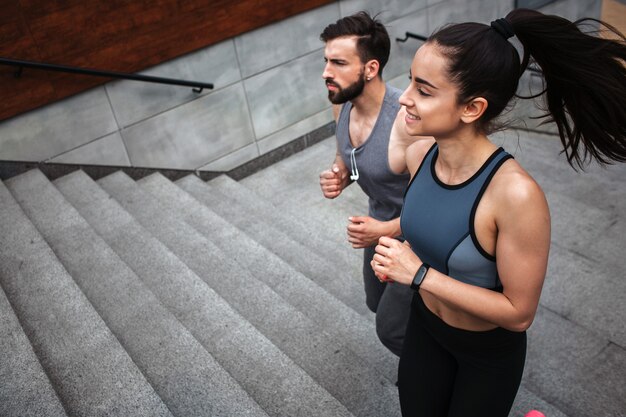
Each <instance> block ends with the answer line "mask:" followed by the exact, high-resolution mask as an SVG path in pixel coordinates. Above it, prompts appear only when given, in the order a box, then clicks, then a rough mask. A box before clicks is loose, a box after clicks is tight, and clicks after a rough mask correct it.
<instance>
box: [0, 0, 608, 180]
mask: <svg viewBox="0 0 626 417" xmlns="http://www.w3.org/2000/svg"><path fill="white" fill-rule="evenodd" d="M513 4H514V0H390V1H387V2H385V3H384V4H381V2H377V1H373V0H340V1H337V2H335V3H332V4H329V5H327V6H323V7H320V8H317V9H315V10H312V11H309V12H307V13H303V14H300V15H298V16H294V17H291V18H289V19H286V20H283V21H281V22H279V23H276V24H273V25H271V26H267V27H264V28H261V29H258V30H255V31H252V32H249V33H246V34H243V35H241V36H238V37H236V38H233V39H229V40H226V41H224V42H221V43H219V44H216V45H213V46H211V47H208V48H206V49H203V50H200V51H197V52H194V53H191V54H188V55H186V56H183V57H180V58H178V59H175V60H172V61H169V62H166V63H163V64H161V65H158V66H156V67H153V68H151V69H149V70H147V71H145V72H144V73H145V74H151V75H159V76H164V77H171V78H183V79H191V80H197V81H205V82H212V83H214V85H215V88H214V89H213V90H205V91H203V92H202V93H200V94H197V93H194V92H193V91H192V90H191V88H187V87H175V86H168V85H159V84H152V83H140V82H135V81H115V82H110V83H108V84H106V85H105V86H101V87H98V88H95V89H92V90H90V91H87V92H84V93H82V94H79V95H76V96H74V97H71V98H68V99H65V100H63V101H61V102H58V103H54V104H51V105H48V106H46V107H43V108H40V109H38V110H35V111H32V112H29V113H26V114H23V115H20V116H17V117H15V118H13V119H10V120H6V121H3V122H0V160H26V161H53V162H65V163H82V164H102V165H122V166H136V167H157V168H180V169H200V170H229V169H232V168H234V167H236V166H238V165H240V164H242V163H245V162H247V161H249V160H251V159H254V158H255V157H258V156H260V155H263V154H266V153H268V152H270V151H272V150H274V149H276V148H278V147H280V146H282V145H285V144H287V143H289V142H290V141H292V140H294V139H296V138H298V137H300V136H302V135H305V134H307V133H309V132H311V131H313V130H315V129H317V128H319V127H322V126H325V125H327V124H328V123H330V122H331V121H332V113H331V111H330V105H329V103H328V100H327V99H326V91H325V88H324V84H323V81H322V79H321V73H322V69H323V65H324V63H323V44H322V43H321V41H320V40H319V33H320V32H321V30H322V29H323V28H324V26H326V25H327V24H328V23H330V22H333V21H335V20H337V19H338V18H339V17H341V16H345V15H348V14H351V13H354V12H356V11H359V10H367V11H368V12H370V13H372V14H378V15H379V18H380V19H381V20H382V21H383V22H384V23H385V24H386V25H387V27H388V30H389V33H390V36H391V37H392V52H391V59H390V61H389V63H388V65H387V67H386V68H385V70H384V77H385V79H386V80H388V81H389V82H390V83H391V84H392V85H394V86H396V87H399V88H405V86H406V85H407V82H408V78H407V73H408V72H407V71H408V68H409V66H410V63H411V60H412V58H413V54H414V53H415V50H416V49H417V47H418V46H419V45H420V42H419V41H417V40H414V39H409V40H408V41H407V42H405V43H399V42H395V38H403V37H404V34H405V32H407V31H409V32H414V33H418V34H421V35H428V34H429V33H431V32H432V31H433V30H435V29H436V28H438V27H439V26H441V25H442V24H445V23H448V22H455V21H466V20H475V21H480V22H489V21H490V20H493V19H495V18H498V17H501V16H504V15H505V14H506V13H507V12H508V11H509V10H510V9H511V8H512V7H513ZM600 5H601V1H600V0H589V1H585V2H580V1H577V0H560V1H556V2H555V3H553V4H550V5H548V6H546V7H545V8H544V9H542V10H544V11H546V12H549V13H554V14H559V15H563V16H565V17H568V18H570V19H573V18H577V17H580V16H593V17H598V16H599V15H600ZM529 83H532V85H533V86H534V87H533V88H538V87H537V80H533V79H532V77H530V75H526V76H525V77H524V78H523V79H522V83H521V88H526V90H527V89H528V86H529V85H530V84H529ZM529 114H535V115H536V114H538V111H536V110H535V109H534V107H533V106H532V103H530V102H527V101H522V102H520V103H518V105H517V106H516V108H515V110H514V111H513V112H512V113H511V115H510V116H511V118H513V119H517V120H524V123H526V125H527V126H528V127H529V128H537V123H536V122H534V121H529V120H528V118H527V116H528V115H529Z"/></svg>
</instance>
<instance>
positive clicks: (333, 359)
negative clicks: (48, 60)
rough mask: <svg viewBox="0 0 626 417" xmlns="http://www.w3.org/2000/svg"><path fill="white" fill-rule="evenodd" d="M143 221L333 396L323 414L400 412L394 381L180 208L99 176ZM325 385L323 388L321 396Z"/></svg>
mask: <svg viewBox="0 0 626 417" xmlns="http://www.w3.org/2000/svg"><path fill="white" fill-rule="evenodd" d="M98 182H99V183H100V184H101V185H102V186H103V188H104V189H105V190H107V192H109V194H111V195H113V196H114V197H115V198H116V199H117V200H118V201H119V202H120V203H121V204H122V206H123V207H125V208H126V209H127V210H128V211H129V212H131V213H132V214H133V215H134V216H135V217H136V218H137V219H138V220H139V222H140V223H141V224H142V225H143V226H144V227H146V229H148V230H150V231H151V233H153V234H154V235H155V236H156V237H157V238H158V239H159V240H161V241H162V242H163V243H165V245H166V246H168V248H170V250H172V252H174V253H175V254H176V255H177V256H178V257H179V258H181V260H183V261H184V262H185V263H186V264H187V265H188V266H189V267H190V268H191V269H192V270H194V272H196V273H197V274H198V275H199V276H200V277H201V278H202V279H203V280H205V281H206V282H207V283H209V285H210V286H211V287H212V288H213V289H214V290H215V291H216V292H217V293H218V294H220V295H221V296H222V297H223V298H224V299H225V300H226V301H227V302H228V303H229V304H230V305H231V306H232V307H233V308H235V309H236V310H237V311H238V312H239V313H240V314H241V315H242V316H244V317H245V318H246V319H247V320H248V321H250V322H251V323H252V324H253V325H254V326H255V327H257V328H258V329H259V330H260V331H261V332H262V333H263V334H264V335H265V336H266V337H267V338H268V339H269V340H271V341H272V342H273V343H274V344H275V345H276V346H277V347H278V348H280V349H281V350H282V351H283V352H284V353H285V354H286V355H287V356H289V357H290V358H291V359H292V360H293V361H294V362H296V363H297V364H298V365H300V366H301V367H302V368H303V369H304V370H305V371H306V372H307V373H308V374H309V375H311V376H312V377H313V379H315V380H316V381H317V382H318V383H319V384H320V385H321V387H323V389H324V390H326V391H327V392H328V393H330V394H332V395H333V396H334V397H335V398H336V400H334V401H337V400H338V402H337V403H335V402H333V399H332V397H327V398H321V397H320V400H321V401H322V402H320V403H318V404H323V407H327V410H328V411H326V412H325V413H324V414H325V415H339V414H340V413H341V408H342V406H341V404H343V405H345V407H346V408H347V409H348V410H350V411H351V412H352V413H354V415H358V416H380V415H385V416H393V415H398V414H399V407H398V403H397V392H396V389H395V386H393V384H391V383H390V382H389V381H388V380H387V379H386V378H384V377H383V376H382V375H380V374H378V373H377V372H375V371H374V370H372V369H371V368H370V367H369V364H367V363H365V362H364V361H363V360H361V359H360V358H359V357H358V356H357V355H356V354H354V353H353V352H351V351H349V350H347V349H344V348H342V347H341V345H338V344H337V341H336V340H334V339H333V338H332V337H330V336H329V335H328V334H327V333H325V331H324V330H323V329H321V328H320V327H319V326H317V325H316V324H315V323H313V322H312V321H311V320H310V319H308V318H307V317H306V316H304V315H303V314H301V313H300V312H299V311H298V310H296V309H295V308H294V307H293V306H291V305H290V304H289V303H288V302H287V301H285V300H284V299H283V298H281V297H280V296H279V295H278V294H276V293H275V292H274V291H273V290H272V289H271V288H269V287H268V286H267V285H266V284H265V283H263V282H262V281H260V280H258V279H257V278H256V277H255V276H254V275H253V274H251V273H249V271H247V270H246V269H244V268H243V267H242V266H240V265H238V264H237V263H235V262H234V261H233V260H232V259H230V258H229V257H227V256H224V254H223V253H222V251H221V250H220V249H219V247H218V246H217V245H215V244H213V243H212V242H211V241H209V240H208V239H206V238H205V237H203V236H202V235H200V234H199V233H198V232H197V231H196V230H195V229H193V228H192V227H191V226H189V225H188V224H187V223H185V222H183V221H181V220H180V219H179V218H178V216H177V213H171V212H169V210H167V209H166V208H165V207H163V206H161V205H160V204H158V201H157V200H156V199H154V197H152V196H150V195H149V194H148V193H146V192H145V191H143V190H142V189H141V188H140V187H139V186H138V185H137V184H136V183H134V182H133V181H131V180H130V179H129V178H128V177H127V176H125V175H124V174H123V173H121V172H119V173H116V174H114V175H110V176H108V177H105V178H103V179H101V180H99V181H98ZM322 393H323V390H321V391H320V393H319V395H320V396H321V395H322Z"/></svg>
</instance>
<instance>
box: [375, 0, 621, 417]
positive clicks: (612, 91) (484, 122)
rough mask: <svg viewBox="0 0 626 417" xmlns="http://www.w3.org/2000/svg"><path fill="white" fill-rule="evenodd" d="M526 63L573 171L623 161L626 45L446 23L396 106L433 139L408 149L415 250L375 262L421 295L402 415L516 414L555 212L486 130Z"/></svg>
mask: <svg viewBox="0 0 626 417" xmlns="http://www.w3.org/2000/svg"><path fill="white" fill-rule="evenodd" d="M612 30H613V29H612ZM513 35H516V36H517V38H518V39H519V41H520V42H521V43H522V45H523V47H524V57H523V59H522V60H521V63H520V59H519V56H518V54H517V51H516V49H515V48H514V47H513V45H512V44H511V43H509V41H508V40H507V39H508V38H510V37H511V36H513ZM620 36H621V37H622V39H624V38H623V36H622V35H620ZM530 57H532V58H533V59H534V61H535V62H536V63H537V64H538V65H539V66H540V67H541V69H542V72H543V74H544V78H545V82H546V85H545V88H546V92H545V93H546V97H547V104H548V113H549V114H548V115H549V117H551V118H552V120H553V121H554V122H555V123H556V124H557V126H558V129H559V134H560V137H561V141H562V143H563V147H564V152H565V154H566V155H567V157H568V161H569V163H570V164H571V165H574V163H576V164H577V165H578V166H581V167H582V166H583V165H584V163H585V162H586V161H588V160H590V159H592V158H594V159H596V160H597V161H599V162H600V163H610V162H612V161H620V162H623V161H626V139H625V133H626V123H625V121H626V115H625V111H626V110H625V109H626V67H625V62H624V60H625V59H626V45H625V44H624V42H623V41H619V42H618V41H611V40H607V39H602V38H597V37H595V36H591V35H587V34H584V33H582V32H581V31H580V30H579V29H578V28H577V26H576V25H575V24H573V23H571V22H569V21H568V20H565V19H562V18H559V17H556V16H546V15H543V14H541V13H539V12H537V11H533V10H526V9H517V10H514V11H512V12H511V13H509V14H508V15H507V17H506V18H505V19H498V20H496V21H495V22H492V24H491V26H487V25H483V24H478V23H464V24H458V25H452V26H448V27H445V28H443V29H442V30H440V31H438V32H436V33H435V34H433V35H432V36H431V37H430V38H429V39H428V40H427V42H426V43H425V44H424V45H423V46H422V47H421V48H420V49H419V50H418V51H417V53H416V54H415V58H414V60H413V63H412V66H411V75H410V77H411V84H410V86H409V87H408V88H407V90H406V91H405V92H404V93H403V95H402V96H401V98H400V103H401V104H402V105H404V106H405V108H406V112H407V116H406V119H405V121H406V130H407V132H408V133H409V134H411V135H420V136H433V137H434V139H435V141H434V142H433V141H430V142H427V141H418V142H416V143H415V144H413V145H411V146H410V147H409V148H408V149H407V165H408V167H409V170H410V172H411V176H412V179H411V182H410V184H409V186H408V188H407V191H406V194H405V201H404V207H403V211H402V216H401V228H402V233H403V235H404V236H405V238H406V240H407V241H406V242H405V243H404V244H402V243H400V242H398V241H396V240H394V239H390V238H385V237H383V238H381V239H380V240H379V244H378V246H377V247H376V255H375V256H374V258H373V260H372V267H373V269H374V271H375V272H376V276H377V277H378V278H379V279H380V280H382V281H389V280H393V281H396V282H398V283H401V284H405V285H410V286H411V287H412V288H413V289H414V290H415V294H414V298H413V303H412V307H411V317H410V319H409V324H408V327H407V334H406V339H405V345H404V348H403V351H402V356H401V359H400V367H399V381H398V382H399V392H400V403H401V408H402V413H403V415H404V416H420V417H421V416H424V417H436V416H448V417H451V416H464V417H467V416H481V417H484V416H490V417H498V416H507V415H508V413H509V410H510V408H511V406H512V404H513V400H514V398H515V395H516V393H517V389H518V387H519V384H520V380H521V377H522V371H523V367H524V361H525V354H526V333H525V331H526V329H528V327H529V326H530V324H531V323H532V321H533V318H534V316H535V312H536V310H537V305H538V303H539V296H540V293H541V288H542V285H543V280H544V277H545V273H546V268H547V262H548V251H549V247H550V214H549V210H548V205H547V202H546V198H545V196H544V193H543V191H542V190H541V188H540V187H539V185H538V184H537V183H536V182H535V181H534V180H533V178H532V177H531V176H530V175H529V174H528V173H527V172H526V171H524V169H523V168H522V167H521V166H520V165H519V164H518V163H517V162H516V161H515V160H514V159H512V158H511V156H510V155H509V154H507V153H506V152H505V151H504V150H502V149H500V148H498V147H497V146H495V145H494V144H493V143H491V142H490V140H489V138H488V136H487V135H488V134H489V133H490V132H491V131H492V130H493V128H494V119H495V118H496V116H498V115H499V114H500V113H501V112H502V111H503V109H504V108H505V107H506V106H507V104H508V103H509V101H510V100H511V98H512V97H513V96H514V94H515V91H516V89H517V84H518V80H519V77H520V75H521V74H522V72H523V71H524V70H525V69H526V66H527V64H528V62H529V59H530Z"/></svg>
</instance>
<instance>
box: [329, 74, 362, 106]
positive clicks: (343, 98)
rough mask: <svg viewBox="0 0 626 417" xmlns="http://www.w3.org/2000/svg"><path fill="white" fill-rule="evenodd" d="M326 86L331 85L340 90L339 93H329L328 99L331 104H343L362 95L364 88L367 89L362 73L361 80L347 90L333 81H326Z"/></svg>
mask: <svg viewBox="0 0 626 417" xmlns="http://www.w3.org/2000/svg"><path fill="white" fill-rule="evenodd" d="M326 84H331V85H334V86H336V87H337V88H338V90H337V91H331V90H329V91H328V99H329V100H330V102H331V103H333V104H343V103H345V102H347V101H350V100H354V99H355V98H357V97H358V96H360V95H361V93H362V92H363V88H365V77H364V76H363V73H360V74H359V79H358V80H357V81H356V82H354V83H352V84H350V85H349V86H347V87H346V88H341V87H340V86H339V85H337V84H335V83H334V82H333V81H331V80H326Z"/></svg>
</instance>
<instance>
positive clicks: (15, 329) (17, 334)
mask: <svg viewBox="0 0 626 417" xmlns="http://www.w3.org/2000/svg"><path fill="white" fill-rule="evenodd" d="M2 247H4V242H3V243H2ZM4 261H5V259H0V262H2V263H4ZM0 317H2V320H0V381H2V384H0V416H4V417H13V416H15V417H23V416H51V417H52V416H59V417H60V416H67V414H65V410H63V405H61V401H60V400H59V397H57V395H56V393H55V392H54V389H53V388H52V384H51V383H50V380H49V379H48V376H47V375H46V373H45V372H44V370H43V368H42V367H41V364H40V363H39V360H38V359H37V356H35V352H33V348H32V346H31V344H30V342H29V341H28V338H27V337H26V335H25V334H24V330H23V329H22V326H21V325H20V323H19V321H18V319H17V317H16V316H15V312H14V311H13V309H12V308H11V305H10V304H9V300H7V297H6V295H5V293H4V291H3V290H2V288H0Z"/></svg>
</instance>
